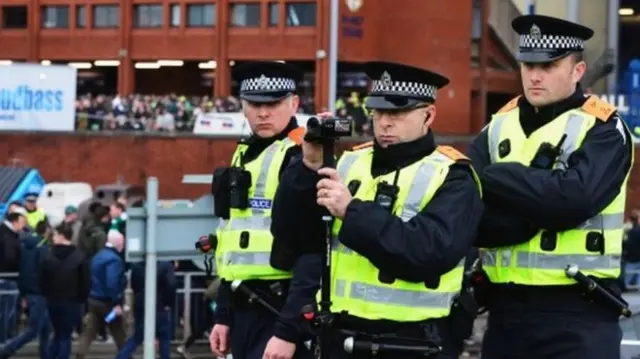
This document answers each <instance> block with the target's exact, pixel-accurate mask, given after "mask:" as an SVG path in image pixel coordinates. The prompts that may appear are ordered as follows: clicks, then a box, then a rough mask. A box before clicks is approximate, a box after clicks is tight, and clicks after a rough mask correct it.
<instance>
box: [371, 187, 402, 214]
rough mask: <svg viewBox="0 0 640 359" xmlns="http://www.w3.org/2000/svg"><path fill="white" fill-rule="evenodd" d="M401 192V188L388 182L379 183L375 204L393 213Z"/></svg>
mask: <svg viewBox="0 0 640 359" xmlns="http://www.w3.org/2000/svg"><path fill="white" fill-rule="evenodd" d="M399 192H400V188H399V187H398V186H397V185H391V184H388V183H387V182H381V183H378V188H377V190H376V197H375V202H376V203H377V204H378V205H379V206H381V207H382V208H384V209H385V210H387V212H389V213H393V207H394V205H395V204H396V200H397V199H398V193H399Z"/></svg>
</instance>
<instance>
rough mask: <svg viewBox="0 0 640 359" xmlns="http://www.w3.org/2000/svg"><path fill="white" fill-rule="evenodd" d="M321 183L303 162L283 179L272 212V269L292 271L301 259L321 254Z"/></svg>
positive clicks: (322, 233)
mask: <svg viewBox="0 0 640 359" xmlns="http://www.w3.org/2000/svg"><path fill="white" fill-rule="evenodd" d="M319 179H320V177H319V176H318V174H317V173H316V172H315V171H313V170H310V169H308V168H307V167H306V166H305V165H304V163H303V162H302V160H301V159H298V160H296V161H294V162H293V163H292V164H291V165H290V167H289V168H288V169H287V170H286V171H285V172H284V174H283V176H282V178H281V179H280V185H279V186H278V191H277V192H276V197H275V200H274V202H273V210H272V212H271V218H272V222H271V233H272V234H273V237H274V241H273V248H272V250H271V253H272V254H271V255H272V257H271V265H272V266H274V267H275V268H279V269H282V270H290V269H292V268H293V266H294V262H293V259H294V258H296V257H297V256H298V255H300V254H304V253H318V252H320V251H321V250H322V248H323V245H324V242H325V232H326V231H325V224H324V222H323V221H322V211H321V208H320V206H318V205H317V204H316V192H317V189H316V184H317V183H318V180H319Z"/></svg>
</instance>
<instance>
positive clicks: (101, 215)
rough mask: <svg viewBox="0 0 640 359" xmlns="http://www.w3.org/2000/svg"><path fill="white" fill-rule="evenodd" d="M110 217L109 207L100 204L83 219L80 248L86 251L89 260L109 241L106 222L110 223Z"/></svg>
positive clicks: (79, 240)
mask: <svg viewBox="0 0 640 359" xmlns="http://www.w3.org/2000/svg"><path fill="white" fill-rule="evenodd" d="M109 219H110V217H109V208H108V207H106V206H103V205H98V206H95V208H94V209H93V212H91V213H90V214H89V215H88V216H87V218H86V220H85V221H83V223H82V228H81V229H80V235H79V236H78V248H79V249H80V250H81V251H82V252H84V254H85V255H86V257H87V259H88V260H91V258H93V256H94V255H95V254H96V253H98V251H99V250H101V249H102V248H104V245H105V244H106V243H107V232H106V229H105V224H107V223H109Z"/></svg>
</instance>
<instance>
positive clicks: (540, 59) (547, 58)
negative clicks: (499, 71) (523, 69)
mask: <svg viewBox="0 0 640 359" xmlns="http://www.w3.org/2000/svg"><path fill="white" fill-rule="evenodd" d="M571 53H572V51H522V50H520V51H518V52H517V53H516V60H518V61H520V62H525V63H529V64H544V63H548V62H553V61H556V60H560V59H561V58H563V57H566V56H568V55H569V54H571Z"/></svg>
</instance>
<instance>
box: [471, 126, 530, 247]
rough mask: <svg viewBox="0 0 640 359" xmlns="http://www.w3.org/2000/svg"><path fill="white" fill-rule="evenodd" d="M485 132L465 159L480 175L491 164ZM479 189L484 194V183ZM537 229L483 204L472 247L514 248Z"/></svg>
mask: <svg viewBox="0 0 640 359" xmlns="http://www.w3.org/2000/svg"><path fill="white" fill-rule="evenodd" d="M487 133H488V132H487V129H486V128H485V129H484V130H483V131H482V132H480V134H478V136H477V137H476V138H475V139H474V140H473V142H471V144H470V145H469V148H468V149H467V156H469V158H470V159H471V163H472V164H473V168H475V170H476V171H477V172H478V173H479V174H481V173H482V172H483V171H484V169H485V168H486V167H487V166H490V165H491V157H490V155H489V141H488V135H487ZM481 178H482V177H481ZM482 187H483V191H485V189H484V183H482ZM538 230H539V229H538V227H537V226H535V225H534V224H533V223H532V222H530V221H528V220H527V219H524V218H522V217H519V216H517V215H514V214H513V212H512V211H511V210H510V208H509V207H502V206H499V205H496V204H493V203H487V202H486V201H485V206H484V212H483V214H482V219H481V220H480V225H479V226H478V236H477V238H476V240H475V242H474V245H475V246H477V247H483V248H494V247H502V246H513V245H516V244H520V243H525V242H527V241H528V240H530V239H531V238H532V237H533V236H534V235H535V234H536V233H537V232H538Z"/></svg>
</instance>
